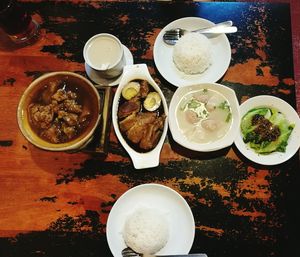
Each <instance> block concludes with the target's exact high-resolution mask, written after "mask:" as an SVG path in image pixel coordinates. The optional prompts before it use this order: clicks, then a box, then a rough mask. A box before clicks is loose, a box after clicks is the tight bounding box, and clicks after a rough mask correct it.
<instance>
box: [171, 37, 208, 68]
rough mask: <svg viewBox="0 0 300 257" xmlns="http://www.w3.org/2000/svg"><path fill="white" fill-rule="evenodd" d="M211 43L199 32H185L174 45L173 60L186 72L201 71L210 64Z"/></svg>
mask: <svg viewBox="0 0 300 257" xmlns="http://www.w3.org/2000/svg"><path fill="white" fill-rule="evenodd" d="M211 47H212V46H211V43H210V41H209V39H208V38H207V37H206V36H204V35H202V34H200V33H187V34H186V35H184V36H182V37H181V38H180V39H179V40H178V41H177V43H176V45H175V46H174V50H173V61H174V63H175V65H176V67H177V68H178V69H179V70H180V71H182V72H184V73H186V74H199V73H203V72H204V71H205V70H206V69H207V68H208V67H209V66H210V65H211V62H212V61H211V60H212V58H211Z"/></svg>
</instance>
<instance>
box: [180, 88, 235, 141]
mask: <svg viewBox="0 0 300 257" xmlns="http://www.w3.org/2000/svg"><path fill="white" fill-rule="evenodd" d="M176 119H177V123H178V127H179V129H180V130H181V133H182V135H183V136H185V137H186V139H187V140H189V141H192V142H195V143H201V144H205V143H211V142H214V141H216V140H219V139H220V138H222V137H224V136H225V135H226V134H227V132H228V131H229V129H230V127H231V125H232V112H231V108H230V104H229V102H228V100H227V99H226V98H225V97H224V96H223V95H222V94H220V93H219V92H217V91H215V90H211V89H207V88H204V89H200V90H195V91H191V92H188V93H187V94H185V95H184V96H183V97H182V99H181V100H180V102H179V105H178V107H177V110H176Z"/></svg>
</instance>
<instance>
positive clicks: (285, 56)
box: [0, 0, 300, 257]
mask: <svg viewBox="0 0 300 257" xmlns="http://www.w3.org/2000/svg"><path fill="white" fill-rule="evenodd" d="M22 2H24V6H26V8H28V10H29V11H30V13H32V15H33V17H34V18H35V19H36V20H37V21H38V22H39V23H40V24H41V36H40V38H39V40H38V41H37V42H35V43H34V44H32V45H29V46H26V47H16V46H13V45H11V43H10V41H8V39H7V38H6V37H5V35H3V33H2V34H0V109H1V112H2V113H1V115H0V203H1V206H0V256H5V257H6V256H9V257H10V256H48V257H50V256H51V257H52V256H53V257H54V256H55V257H57V256H62V255H64V256H72V257H81V256H82V257H88V256H111V253H110V250H109V247H108V244H107V241H106V235H105V232H106V222H107V217H108V215H109V212H110V210H111V208H112V206H113V204H114V203H115V202H116V200H117V199H118V198H119V197H120V196H121V195H122V194H123V193H124V192H126V191H127V190H128V189H130V188H132V187H134V186H136V185H140V184H144V183H158V184H163V185H166V186H169V187H170V188H173V189H174V190H176V191H177V192H179V193H180V194H181V195H182V196H183V197H184V198H185V200H186V201H187V203H188V204H189V205H190V207H191V210H192V212H193V215H194V218H195V223H196V234H195V239H194V244H193V247H192V249H191V252H205V253H207V254H208V256H210V257H212V256H224V257H225V256H245V257H247V256H249V257H250V256H251V257H253V256H261V257H263V256H264V257H265V256H270V257H271V256H274V257H286V256H295V253H296V252H297V249H298V248H297V247H298V244H297V243H299V238H298V231H299V229H300V226H299V216H300V211H299V208H297V205H296V203H297V200H298V195H299V193H300V187H299V183H300V174H299V155H298V154H296V155H295V156H293V157H292V158H291V159H290V160H288V161H287V162H285V163H283V164H280V165H276V166H265V165H258V164H255V163H253V162H251V161H249V160H247V159H246V158H245V157H244V156H242V155H241V153H240V152H239V151H238V149H237V148H236V147H235V146H234V145H233V146H231V147H228V148H226V149H223V150H221V151H217V152H213V153H209V154H208V153H197V152H193V151H187V150H186V149H184V148H183V147H181V146H179V145H178V144H176V143H175V142H174V140H173V139H172V136H171V134H170V133H168V136H167V139H166V142H165V144H164V146H163V149H162V152H161V158H160V165H159V166H158V167H156V168H153V169H150V170H142V171H136V170H135V169H134V168H133V165H132V162H131V160H130V158H129V156H128V154H127V153H126V151H125V150H124V149H123V148H122V146H121V145H120V143H119V142H118V140H117V138H116V135H115V133H114V130H113V128H111V130H110V135H109V138H108V139H109V147H108V153H107V155H92V154H89V153H84V152H77V153H73V154H70V153H57V152H48V151H44V150H41V149H38V148H36V147H35V146H33V145H31V144H30V143H29V142H28V141H27V140H26V139H25V138H24V137H23V135H22V134H21V132H20V130H19V128H18V124H17V120H16V110H17V106H18V103H19V100H20V97H21V96H22V94H23V92H24V90H25V89H26V88H27V87H28V85H29V84H30V83H31V82H32V81H33V80H34V79H35V78H37V77H39V76H40V75H42V74H44V73H47V72H50V71H60V70H67V71H73V72H76V73H79V74H82V75H84V76H86V74H85V69H84V60H83V56H82V50H83V46H84V44H85V42H86V41H87V40H88V39H89V38H90V37H91V36H93V35H94V34H97V33H101V32H108V33H112V34H114V35H116V36H118V37H119V38H120V40H121V42H122V43H123V44H124V45H126V46H127V47H128V48H129V49H130V51H131V53H132V54H133V57H134V62H135V63H146V64H147V66H148V68H149V71H150V73H151V74H152V76H153V78H154V79H155V80H156V81H157V83H158V84H159V85H160V87H161V89H162V90H163V93H164V95H165V96H166V98H167V101H168V102H169V101H170V98H171V97H172V95H173V93H174V91H175V90H176V88H175V87H174V86H172V85H171V84H170V83H168V82H167V81H166V80H165V79H164V78H163V77H162V76H161V75H160V73H159V71H158V70H157V68H156V66H155V64H154V61H153V52H152V51H153V45H154V42H155V39H156V37H157V35H158V33H159V32H160V30H161V29H162V28H163V27H164V26H166V25H167V24H168V23H169V22H171V21H173V20H175V19H178V18H181V17H187V16H198V17H203V18H206V19H209V20H212V21H214V22H218V21H221V20H227V19H231V20H233V22H234V24H236V25H237V27H238V28H239V33H237V34H234V35H228V39H229V41H230V44H231V48H232V59H231V63H230V67H229V69H228V70H227V72H226V74H225V76H224V77H223V78H222V79H221V80H220V81H219V82H220V83H222V84H224V85H226V86H228V87H230V88H232V89H234V90H235V92H236V94H237V97H238V100H239V102H240V103H241V102H243V101H244V100H246V99H248V98H250V97H253V96H256V95H261V94H268V95H274V96H278V97H280V98H282V99H284V100H285V101H287V102H288V103H290V104H291V105H292V106H293V107H294V108H296V86H298V85H299V24H298V23H297V18H296V16H297V15H299V4H298V1H296V0H295V1H291V4H289V3H235V2H230V3H229V2H226V3H225V2H224V3H220V2H211V3H200V2H197V3H193V2H185V3H182V2H176V1H175V2H172V3H169V2H159V1H151V2H130V3H129V2H124V1H123V2H117V1H108V2H103V1H80V0H79V1H78V0H72V1H71V0H70V1H58V0H57V1H41V0H39V1H37V0H35V1H31V0H26V1H22ZM291 21H292V22H291ZM292 39H293V41H292ZM293 50H294V53H293ZM297 53H298V54H297ZM293 54H294V60H293ZM294 75H296V82H295V80H294Z"/></svg>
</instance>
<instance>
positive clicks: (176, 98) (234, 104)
mask: <svg viewBox="0 0 300 257" xmlns="http://www.w3.org/2000/svg"><path fill="white" fill-rule="evenodd" d="M204 88H205V89H210V90H213V91H216V92H218V93H220V94H221V95H222V96H223V97H224V98H225V99H227V101H228V102H229V105H230V109H231V114H232V116H231V118H232V124H231V126H230V128H229V130H228V132H227V134H226V135H225V136H224V137H222V138H220V139H218V140H216V141H214V142H209V143H205V144H201V143H196V142H193V141H190V140H189V139H187V137H186V136H185V135H184V134H183V133H182V130H181V129H180V128H179V125H178V120H177V117H176V113H177V110H178V105H179V103H180V102H181V100H182V98H183V97H184V96H185V95H187V94H189V93H191V92H195V91H199V90H201V89H204ZM239 126H240V106H239V102H238V100H237V98H236V94H235V92H234V90H232V89H231V88H229V87H226V86H223V85H221V84H218V83H199V84H196V85H191V86H185V87H180V88H177V90H176V91H175V93H174V94H173V97H172V99H171V102H170V107H169V127H170V131H171V133H172V137H173V139H174V140H175V141H176V142H177V143H178V144H180V145H182V146H184V147H186V148H188V149H191V150H194V151H200V152H211V151H217V150H219V149H222V148H225V147H228V146H230V145H232V144H233V141H234V139H235V138H236V134H237V133H238V130H239Z"/></svg>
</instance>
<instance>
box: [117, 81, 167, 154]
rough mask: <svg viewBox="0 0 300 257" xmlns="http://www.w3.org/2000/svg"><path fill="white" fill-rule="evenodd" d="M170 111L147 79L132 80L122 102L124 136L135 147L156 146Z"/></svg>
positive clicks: (139, 149) (143, 149)
mask: <svg viewBox="0 0 300 257" xmlns="http://www.w3.org/2000/svg"><path fill="white" fill-rule="evenodd" d="M165 118H166V115H165V113H164V108H163V105H162V104H161V98H160V96H159V94H158V93H157V92H156V91H155V89H154V88H153V87H152V86H151V85H150V84H149V83H148V81H146V80H134V81H130V82H129V83H128V84H127V85H125V86H124V88H123V90H122V94H121V97H120V102H119V109H118V124H119V129H120V131H121V134H122V136H123V137H124V139H125V140H126V142H127V143H128V145H130V146H131V147H132V148H133V149H134V150H135V151H137V152H148V151H150V150H152V149H153V148H155V146H156V145H157V143H158V142H159V139H160V137H161V135H162V132H163V128H164V123H165Z"/></svg>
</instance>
